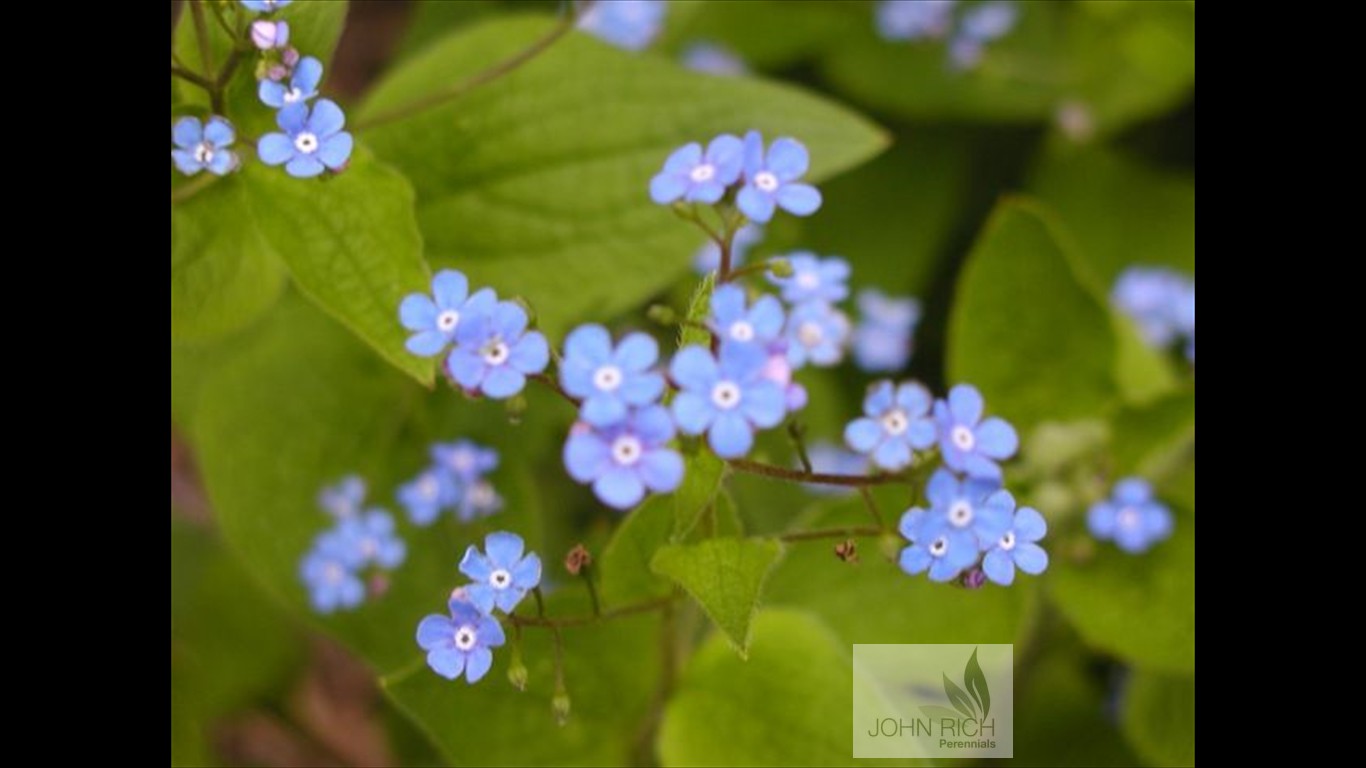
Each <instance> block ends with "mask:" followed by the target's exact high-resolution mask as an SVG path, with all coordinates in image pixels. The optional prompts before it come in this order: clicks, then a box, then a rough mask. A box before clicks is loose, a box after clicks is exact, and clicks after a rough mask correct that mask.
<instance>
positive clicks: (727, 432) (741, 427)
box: [707, 411, 754, 459]
mask: <svg viewBox="0 0 1366 768" xmlns="http://www.w3.org/2000/svg"><path fill="white" fill-rule="evenodd" d="M707 443H708V444H709V445H710V446H711V448H712V450H713V451H716V455H717V456H720V457H721V458H723V459H734V458H739V457H741V456H744V455H745V454H746V453H749V449H750V448H752V447H753V446H754V433H753V432H751V431H750V426H749V423H748V422H747V421H745V418H744V417H743V416H741V415H740V414H738V413H736V412H734V411H724V412H722V413H719V414H717V416H716V419H715V420H714V421H713V422H712V425H711V429H710V430H708V432H707Z"/></svg>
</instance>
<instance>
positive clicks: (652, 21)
mask: <svg viewBox="0 0 1366 768" xmlns="http://www.w3.org/2000/svg"><path fill="white" fill-rule="evenodd" d="M667 10H668V4H667V3H665V2H663V0H612V1H611V2H599V3H593V5H592V7H591V8H589V9H588V12H587V13H585V14H584V15H583V18H581V19H579V29H582V30H583V31H585V32H588V33H589V34H591V35H593V36H594V37H597V38H599V39H601V40H604V41H606V42H609V43H611V44H612V45H615V46H617V47H618V48H625V49H626V50H628V51H639V50H641V49H642V48H645V47H646V46H648V45H649V44H650V43H651V42H653V41H654V39H655V38H656V37H658V36H659V32H660V30H662V29H663V28H664V13H665V11H667Z"/></svg>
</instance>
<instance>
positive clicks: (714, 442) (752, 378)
mask: <svg viewBox="0 0 1366 768" xmlns="http://www.w3.org/2000/svg"><path fill="white" fill-rule="evenodd" d="M766 361H767V356H766V355H765V354H764V351H763V350H762V349H759V348H758V347H755V346H754V345H752V344H733V343H728V342H725V341H722V343H721V359H720V362H719V364H718V362H717V360H716V358H713V357H712V356H711V353H710V352H708V351H707V350H705V349H703V348H701V347H687V348H685V349H683V350H681V351H680V352H679V353H678V354H677V355H675V356H674V359H673V362H672V363H671V364H670V366H669V376H670V377H671V378H672V379H673V380H674V382H675V383H677V384H678V386H679V387H680V390H679V392H678V395H677V396H676V397H674V399H673V415H674V421H675V422H676V423H677V424H678V428H679V430H681V431H682V432H683V433H684V434H688V435H699V434H701V433H703V432H706V433H707V443H708V444H709V445H711V448H712V450H713V451H715V452H716V455H717V456H720V457H721V458H723V459H732V458H736V457H738V456H743V455H745V454H746V453H748V452H749V449H750V448H751V447H752V446H753V445H754V429H755V428H756V427H758V428H764V429H767V428H769V427H774V426H777V425H778V423H779V422H780V421H782V420H783V415H784V414H785V412H786V410H787V408H786V403H785V402H784V397H783V390H782V388H781V387H779V385H778V384H777V383H775V382H774V381H772V380H770V379H768V378H765V377H764V364H765V362H766Z"/></svg>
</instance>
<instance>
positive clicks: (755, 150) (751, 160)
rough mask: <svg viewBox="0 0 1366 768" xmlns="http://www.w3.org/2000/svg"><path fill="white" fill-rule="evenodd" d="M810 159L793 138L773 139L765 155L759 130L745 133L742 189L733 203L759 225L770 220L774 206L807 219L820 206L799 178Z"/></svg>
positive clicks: (817, 196)
mask: <svg viewBox="0 0 1366 768" xmlns="http://www.w3.org/2000/svg"><path fill="white" fill-rule="evenodd" d="M809 164H810V156H809V155H808V154H807V152H806V147H805V146H804V145H802V143H801V142H799V141H797V140H796V139H789V138H786V137H784V138H780V139H775V140H774V141H773V144H772V145H770V146H769V148H768V152H767V153H765V152H764V139H763V137H762V136H760V135H759V132H758V131H750V132H749V133H747V134H745V186H744V187H742V188H741V189H740V194H739V195H737V196H736V198H735V204H736V205H737V206H739V208H740V210H741V211H742V212H743V213H744V214H745V215H746V216H748V217H749V218H750V220H751V221H757V222H759V223H760V224H764V223H766V222H768V220H769V219H772V218H773V210H774V208H775V207H777V208H782V209H783V210H784V211H787V212H788V213H791V214H793V215H795V216H810V215H811V214H813V213H815V212H816V209H818V208H820V207H821V193H820V191H819V190H817V189H816V188H815V187H813V186H811V185H810V184H802V183H800V182H799V181H797V180H798V179H800V178H801V177H802V176H804V175H806V169H807V166H808V165H809Z"/></svg>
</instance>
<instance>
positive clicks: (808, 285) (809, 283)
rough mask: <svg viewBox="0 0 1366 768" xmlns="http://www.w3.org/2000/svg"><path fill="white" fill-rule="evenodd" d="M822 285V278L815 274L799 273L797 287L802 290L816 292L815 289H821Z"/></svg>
mask: <svg viewBox="0 0 1366 768" xmlns="http://www.w3.org/2000/svg"><path fill="white" fill-rule="evenodd" d="M820 284H821V277H820V275H818V274H816V273H815V272H798V273H797V285H798V286H799V287H801V288H804V289H806V290H808V291H814V290H815V289H817V288H819V287H820Z"/></svg>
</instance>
